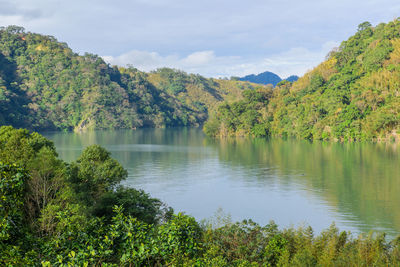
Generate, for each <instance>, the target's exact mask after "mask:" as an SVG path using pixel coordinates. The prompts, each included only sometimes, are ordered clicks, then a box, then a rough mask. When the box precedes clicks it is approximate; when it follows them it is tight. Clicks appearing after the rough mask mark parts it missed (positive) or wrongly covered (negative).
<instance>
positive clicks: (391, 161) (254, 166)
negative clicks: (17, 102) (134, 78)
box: [46, 128, 400, 230]
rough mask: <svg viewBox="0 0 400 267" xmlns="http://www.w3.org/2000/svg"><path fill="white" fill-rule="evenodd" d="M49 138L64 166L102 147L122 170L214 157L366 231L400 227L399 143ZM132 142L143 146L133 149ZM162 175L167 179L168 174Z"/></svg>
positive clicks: (158, 135) (191, 135)
mask: <svg viewBox="0 0 400 267" xmlns="http://www.w3.org/2000/svg"><path fill="white" fill-rule="evenodd" d="M46 136H47V137H49V138H50V139H52V140H53V141H54V142H55V144H56V146H57V150H58V151H59V154H60V156H61V157H62V158H63V159H64V160H66V161H72V160H75V159H76V158H77V157H78V155H79V154H80V153H81V150H82V149H83V148H84V147H86V146H88V145H91V144H100V145H103V146H105V147H106V148H107V149H108V150H109V151H111V153H112V156H113V157H115V158H116V159H117V160H118V161H120V162H121V163H122V164H123V165H124V166H125V167H126V168H128V169H130V170H139V169H140V170H141V171H146V172H151V171H152V170H151V169H147V168H148V166H149V168H155V167H156V168H159V170H161V171H165V169H167V168H171V169H173V168H181V169H180V170H182V171H185V168H190V167H189V166H193V165H191V164H188V163H189V162H190V161H191V162H195V161H201V160H203V159H209V158H214V157H215V156H217V157H218V158H219V161H221V162H222V163H223V164H226V165H228V166H237V167H240V168H242V169H243V170H244V171H248V172H249V175H248V178H247V179H258V181H259V182H261V183H262V182H263V181H266V179H272V178H271V177H278V178H273V179H276V180H277V183H279V184H280V186H281V187H282V188H285V187H290V185H291V184H292V183H297V184H298V183H301V184H303V185H305V186H306V187H307V188H310V189H311V190H314V191H318V192H322V193H321V194H322V197H323V198H324V199H326V200H327V201H329V203H330V204H331V205H332V206H333V207H336V208H337V209H338V210H339V212H340V213H341V214H350V216H355V217H356V218H357V219H358V220H360V221H361V222H362V223H365V224H367V225H370V226H374V225H377V226H382V227H392V228H394V229H397V230H400V210H399V209H398V208H397V206H398V203H400V195H399V194H398V192H397V190H398V188H400V164H399V163H400V156H399V151H400V148H398V147H397V146H396V145H390V144H389V145H388V144H360V143H353V144H351V143H349V144H337V143H323V142H314V143H310V142H308V141H298V140H290V139H289V140H282V139H271V140H268V139H250V138H247V139H246V138H237V139H221V140H212V139H207V138H204V135H203V133H202V132H201V129H191V128H177V129H140V130H136V131H131V130H120V131H92V132H85V133H81V134H76V133H56V134H47V135H46ZM137 144H139V145H140V146H139V147H132V146H134V145H137ZM130 146H131V147H130ZM147 146H149V147H147ZM150 146H156V147H155V148H154V147H150ZM158 146H159V147H158ZM147 148H149V149H150V150H151V151H147V150H146V149H147ZM199 149H200V150H199ZM201 149H203V150H201ZM209 152H210V153H211V154H209ZM144 164H148V165H146V166H145V165H144ZM161 171H160V172H161ZM175 171H176V172H179V171H177V170H176V169H175ZM138 173H140V172H138ZM271 174H273V176H271ZM274 175H275V176H274ZM163 178H165V179H168V177H167V176H166V177H163ZM235 178H236V179H245V178H246V177H235ZM345 218H346V217H345ZM346 219H347V218H346ZM349 220H352V219H349ZM353 220H354V219H353ZM362 230H365V229H362Z"/></svg>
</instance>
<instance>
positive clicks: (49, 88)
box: [0, 26, 258, 130]
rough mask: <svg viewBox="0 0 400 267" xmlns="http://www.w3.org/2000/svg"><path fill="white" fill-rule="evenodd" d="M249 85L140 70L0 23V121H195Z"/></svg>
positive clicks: (55, 125) (110, 124)
mask: <svg viewBox="0 0 400 267" xmlns="http://www.w3.org/2000/svg"><path fill="white" fill-rule="evenodd" d="M257 86H258V85H255V84H250V83H248V82H241V81H230V80H217V79H206V78H204V77H202V76H200V75H194V74H190V75H189V74H187V73H185V72H182V71H178V70H173V69H167V68H164V69H159V70H157V71H154V72H152V73H144V72H141V71H138V70H137V69H135V68H122V67H116V66H114V67H111V66H109V65H108V64H107V63H105V62H104V61H103V59H102V58H100V57H98V56H96V55H92V54H85V55H78V54H76V53H74V52H73V51H72V50H71V49H70V48H69V47H68V46H67V44H65V43H60V42H58V41H57V40H56V39H55V38H54V37H52V36H43V35H40V34H34V33H29V32H25V31H24V29H23V28H21V27H17V26H9V27H6V28H4V27H3V28H0V125H12V126H15V127H25V128H30V129H35V130H44V129H46V130H72V129H75V130H81V129H107V128H114V129H115V128H129V129H130V128H138V127H169V126H194V125H199V124H202V123H203V122H204V121H205V120H206V119H207V116H208V112H209V111H210V110H212V109H213V107H214V106H216V105H217V103H219V102H220V101H223V100H227V101H231V100H234V99H236V98H241V91H242V90H243V89H253V88H255V87H257Z"/></svg>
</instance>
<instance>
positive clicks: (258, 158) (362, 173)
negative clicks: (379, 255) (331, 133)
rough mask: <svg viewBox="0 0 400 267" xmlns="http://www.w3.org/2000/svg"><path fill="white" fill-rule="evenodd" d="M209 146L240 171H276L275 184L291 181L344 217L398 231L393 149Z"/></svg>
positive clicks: (247, 143)
mask: <svg viewBox="0 0 400 267" xmlns="http://www.w3.org/2000/svg"><path fill="white" fill-rule="evenodd" d="M211 143H212V144H211ZM211 143H210V145H212V146H216V147H217V148H218V153H219V157H220V160H223V161H225V162H229V163H230V164H234V165H240V166H244V167H246V168H260V167H261V166H266V167H267V166H269V167H276V169H277V170H279V174H280V175H281V178H280V179H296V180H299V181H300V182H302V183H305V184H307V185H309V186H310V188H311V189H314V190H315V191H319V192H323V193H322V195H323V197H324V198H325V199H327V200H328V201H329V203H331V205H333V206H335V207H337V208H338V210H339V212H340V213H342V214H349V213H350V214H351V215H352V216H355V217H356V218H358V219H360V220H361V221H362V222H363V223H365V224H367V225H370V226H374V225H376V226H378V227H383V228H387V227H390V228H394V229H395V230H397V231H399V230H400V210H399V209H398V204H400V194H399V192H398V189H399V188H400V164H399V163H400V161H399V160H400V156H399V151H400V148H399V147H397V146H396V145H393V144H366V143H364V144H361V143H348V144H338V143H324V142H314V143H310V142H308V141H298V140H282V139H271V140H267V139H245V138H242V139H222V140H219V141H212V142H211ZM261 169H262V168H261ZM303 173H304V175H302V174H303ZM290 174H296V175H290ZM259 179H263V175H260V176H259Z"/></svg>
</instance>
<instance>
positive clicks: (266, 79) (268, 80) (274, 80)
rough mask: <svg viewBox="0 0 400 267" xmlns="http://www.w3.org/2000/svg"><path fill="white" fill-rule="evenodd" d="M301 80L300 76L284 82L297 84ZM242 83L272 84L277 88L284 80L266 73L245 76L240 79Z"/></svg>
mask: <svg viewBox="0 0 400 267" xmlns="http://www.w3.org/2000/svg"><path fill="white" fill-rule="evenodd" d="M298 79H299V77H298V76H296V75H292V76H290V77H288V78H286V79H284V80H287V81H289V82H295V81H297V80H298ZM239 80H240V81H248V82H253V83H259V84H272V85H273V86H276V85H277V84H278V83H279V82H281V81H282V78H281V77H279V76H278V75H276V74H275V73H273V72H270V71H266V72H263V73H260V74H257V75H254V74H251V75H247V76H244V77H242V78H239Z"/></svg>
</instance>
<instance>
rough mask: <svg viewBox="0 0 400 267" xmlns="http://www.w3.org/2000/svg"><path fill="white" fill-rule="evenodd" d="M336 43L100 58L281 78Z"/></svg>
mask: <svg viewBox="0 0 400 267" xmlns="http://www.w3.org/2000/svg"><path fill="white" fill-rule="evenodd" d="M338 45H339V43H338V42H333V41H330V42H327V43H325V44H323V45H322V47H321V48H320V49H318V50H316V51H311V50H309V49H306V48H303V47H296V48H291V49H289V50H288V51H285V52H283V53H279V54H276V55H271V56H268V57H260V58H252V59H248V58H244V57H239V56H218V55H216V54H215V52H214V51H197V52H194V53H191V54H189V55H187V56H185V57H182V56H179V55H177V54H172V55H166V56H162V55H160V54H159V53H157V52H148V51H138V50H132V51H130V52H127V53H124V54H122V55H120V56H117V57H113V56H103V58H104V60H105V61H107V62H108V63H110V64H113V65H121V66H125V65H133V66H134V67H136V68H138V69H140V70H143V71H151V70H154V69H157V68H161V67H170V68H177V69H182V70H184V71H187V72H189V73H199V74H201V75H204V76H207V77H229V76H244V75H248V74H257V73H261V72H264V71H272V72H275V73H277V74H278V75H280V76H281V77H282V78H285V77H287V76H289V75H293V74H296V75H302V74H304V73H305V72H306V71H307V70H310V69H311V68H313V67H314V66H316V65H318V64H319V63H320V62H322V61H323V60H324V59H325V56H326V55H327V54H328V53H329V51H331V50H332V48H334V47H337V46H338Z"/></svg>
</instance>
